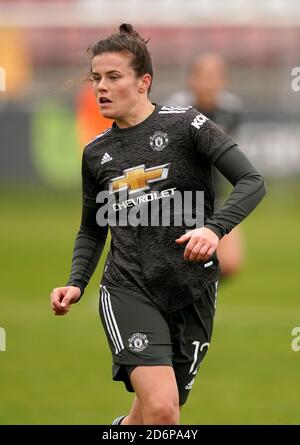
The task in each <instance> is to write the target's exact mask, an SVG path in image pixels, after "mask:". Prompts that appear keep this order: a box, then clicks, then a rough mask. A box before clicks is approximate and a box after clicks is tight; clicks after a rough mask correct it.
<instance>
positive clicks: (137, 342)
mask: <svg viewBox="0 0 300 445" xmlns="http://www.w3.org/2000/svg"><path fill="white" fill-rule="evenodd" d="M148 343H149V341H148V338H147V335H145V334H141V333H140V332H137V333H135V334H133V335H132V336H131V337H130V338H129V339H128V346H129V348H130V349H132V351H134V352H141V351H143V350H144V349H146V348H147V346H148Z"/></svg>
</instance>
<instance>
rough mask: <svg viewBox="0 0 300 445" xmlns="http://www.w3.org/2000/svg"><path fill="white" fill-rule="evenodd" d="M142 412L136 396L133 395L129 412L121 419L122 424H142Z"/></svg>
mask: <svg viewBox="0 0 300 445" xmlns="http://www.w3.org/2000/svg"><path fill="white" fill-rule="evenodd" d="M143 424H144V423H143V414H142V409H141V406H140V403H139V401H138V398H137V397H136V396H135V398H134V401H133V403H132V406H131V409H130V412H129V414H128V416H127V417H125V419H123V420H122V425H143Z"/></svg>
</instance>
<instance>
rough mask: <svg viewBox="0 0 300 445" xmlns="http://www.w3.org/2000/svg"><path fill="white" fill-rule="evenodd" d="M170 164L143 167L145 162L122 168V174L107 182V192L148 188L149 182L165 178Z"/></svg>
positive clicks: (137, 190)
mask: <svg viewBox="0 0 300 445" xmlns="http://www.w3.org/2000/svg"><path fill="white" fill-rule="evenodd" d="M169 165H170V164H163V165H157V166H156V167H150V168H145V164H142V165H138V166H137V167H133V168H127V169H125V170H123V173H124V174H123V176H118V177H117V178H113V179H111V180H110V182H109V192H110V193H116V192H120V191H122V190H127V189H128V193H133V192H139V191H141V190H147V189H149V188H150V185H149V184H150V183H151V182H155V181H160V180H162V179H166V178H167V176H168V172H169Z"/></svg>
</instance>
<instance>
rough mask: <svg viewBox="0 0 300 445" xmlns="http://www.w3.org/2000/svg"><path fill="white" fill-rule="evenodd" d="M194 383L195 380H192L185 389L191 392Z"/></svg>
mask: <svg viewBox="0 0 300 445" xmlns="http://www.w3.org/2000/svg"><path fill="white" fill-rule="evenodd" d="M194 381H195V378H193V380H191V381H190V383H188V384H187V385H186V386H185V389H187V390H188V391H189V390H190V389H192V387H193V384H194Z"/></svg>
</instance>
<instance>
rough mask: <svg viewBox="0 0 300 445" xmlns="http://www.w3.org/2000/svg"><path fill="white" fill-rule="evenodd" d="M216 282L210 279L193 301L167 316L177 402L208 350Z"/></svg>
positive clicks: (186, 391)
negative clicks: (210, 281)
mask: <svg viewBox="0 0 300 445" xmlns="http://www.w3.org/2000/svg"><path fill="white" fill-rule="evenodd" d="M216 298H217V282H213V283H211V284H210V285H209V286H208V288H207V289H206V291H205V292H204V293H203V294H202V296H201V297H200V298H198V299H197V300H196V301H195V302H194V303H192V304H190V305H188V306H186V307H185V308H183V309H181V310H180V311H178V312H177V313H175V314H173V316H172V318H171V319H170V322H169V324H170V329H171V338H172V342H173V351H174V355H173V366H174V372H175V376H176V381H177V386H178V391H179V403H180V405H183V404H184V403H185V402H186V401H187V398H188V396H189V393H190V391H191V389H192V387H193V385H194V382H195V377H196V375H197V373H198V370H199V367H200V365H201V363H202V361H203V359H204V357H205V355H206V353H207V351H208V348H209V345H210V341H211V337H212V332H213V322H214V315H215V306H216Z"/></svg>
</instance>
